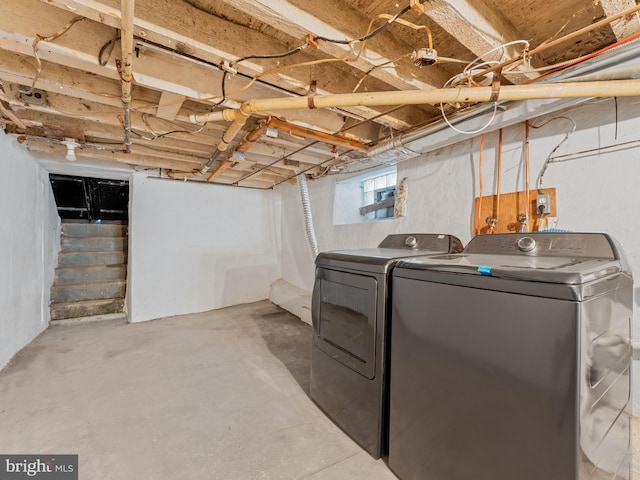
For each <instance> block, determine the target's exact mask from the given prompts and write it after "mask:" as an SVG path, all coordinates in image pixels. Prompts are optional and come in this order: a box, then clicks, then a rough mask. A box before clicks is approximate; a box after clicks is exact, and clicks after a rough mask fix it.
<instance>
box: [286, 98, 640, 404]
mask: <svg viewBox="0 0 640 480" xmlns="http://www.w3.org/2000/svg"><path fill="white" fill-rule="evenodd" d="M639 101H640V100H639V99H638V98H630V99H619V101H618V107H619V121H618V123H617V126H616V122H615V106H614V101H613V100H612V99H611V100H603V101H598V102H592V103H590V104H587V105H584V106H581V107H577V108H574V109H570V110H568V111H566V112H563V113H562V114H557V115H555V116H558V115H564V116H569V117H571V118H572V119H573V120H574V121H575V122H576V124H577V130H576V132H575V133H574V134H573V135H571V137H570V138H569V140H568V141H567V142H565V143H564V144H563V145H562V146H561V147H560V148H559V150H558V151H557V152H556V155H561V154H566V153H573V152H582V151H585V150H589V149H594V148H602V147H606V146H608V145H614V144H622V143H625V142H632V141H634V140H640V118H637V109H638V103H639ZM551 118H552V117H551ZM543 121H544V119H538V120H536V121H533V122H532V124H533V125H540V124H542V122H543ZM570 128H571V124H570V122H567V121H554V122H552V123H550V124H548V125H547V126H545V127H543V128H539V129H532V130H531V142H530V151H531V183H532V187H533V186H534V185H535V181H536V179H537V176H538V173H539V172H540V170H541V167H542V165H543V163H544V161H545V159H546V157H547V155H548V154H549V153H550V152H551V151H552V150H553V148H554V147H555V146H556V145H557V144H558V143H559V142H560V141H561V140H562V138H563V137H564V134H565V132H567V131H568V130H570ZM616 130H617V138H616ZM523 138H524V125H522V124H521V125H516V126H514V127H511V128H508V129H506V130H505V132H504V142H505V146H504V157H503V178H502V191H503V192H513V191H520V190H524V170H523V164H524V156H523ZM497 143H498V134H497V132H495V133H491V134H489V135H488V136H487V140H486V145H485V155H484V168H483V172H484V191H483V194H484V195H492V194H494V193H495V180H496V175H495V172H496V170H495V158H496V146H497ZM479 144H480V137H479V136H478V137H475V138H471V139H469V140H468V141H465V142H462V143H458V144H456V145H454V146H451V147H447V148H444V149H441V150H438V151H436V152H433V153H430V154H427V155H423V156H421V157H418V158H415V159H412V160H408V161H405V162H403V163H400V164H399V165H398V178H403V177H408V178H409V194H408V199H407V216H406V217H405V218H400V219H393V220H383V221H374V222H369V223H365V224H356V225H334V224H333V222H332V215H333V210H334V205H333V201H334V191H335V182H336V180H340V179H341V178H340V177H335V176H334V177H329V178H325V179H322V180H319V181H316V182H309V191H310V197H311V204H312V208H313V216H314V220H315V223H316V234H317V237H318V245H319V248H320V250H321V251H323V250H334V249H347V248H361V247H372V246H375V245H376V244H378V243H379V242H380V241H381V240H382V239H383V238H384V237H385V236H386V235H387V234H390V233H399V232H432V233H452V234H455V235H457V236H459V237H460V239H461V240H462V241H463V242H465V243H466V242H468V241H469V240H470V238H471V237H472V232H473V227H474V225H475V222H474V219H473V199H474V197H476V196H477V195H478V193H479V192H478V175H477V168H478V167H477V166H478V149H479ZM639 180H640V142H637V143H630V144H629V145H627V146H625V147H621V148H618V149H615V150H613V151H604V150H602V151H596V152H593V153H589V154H586V153H585V154H581V155H578V157H577V158H576V159H575V160H571V161H566V162H563V163H552V164H551V165H550V166H549V168H548V170H547V172H546V174H545V176H544V186H547V187H556V188H557V203H558V205H557V209H558V217H559V219H560V223H559V225H558V227H559V228H564V229H568V230H572V231H601V232H607V233H609V234H611V235H612V236H613V237H614V238H615V239H617V240H618V241H619V242H620V243H621V244H622V246H623V248H624V250H625V252H626V253H627V256H628V258H629V260H630V263H631V266H632V269H633V271H634V272H635V276H636V279H637V278H640V241H639V239H640V216H639V215H638V211H637V210H638V208H640V187H639V185H640V183H639ZM280 191H281V194H282V197H283V202H282V207H283V217H282V218H283V226H282V228H283V251H282V275H283V279H284V280H286V281H288V282H290V283H292V284H293V285H295V286H297V287H300V288H302V289H304V290H306V291H307V292H310V291H311V289H312V287H313V280H314V268H313V263H312V261H311V259H310V257H309V254H308V252H307V249H306V244H305V242H304V235H303V227H302V224H301V216H300V215H299V214H298V212H297V211H296V210H297V209H298V202H299V201H298V200H297V198H296V197H297V190H296V189H295V188H294V187H291V186H283V187H282V188H281V189H280ZM637 284H638V281H637V280H636V285H637ZM634 308H635V312H634V327H633V328H634V331H633V335H634V337H635V338H640V288H637V287H636V289H635V305H634ZM634 370H635V372H637V373H636V374H635V376H634V389H635V394H634V413H635V414H636V415H640V364H639V363H636V365H635V368H634Z"/></svg>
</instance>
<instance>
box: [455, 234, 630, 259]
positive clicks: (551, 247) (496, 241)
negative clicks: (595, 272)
mask: <svg viewBox="0 0 640 480" xmlns="http://www.w3.org/2000/svg"><path fill="white" fill-rule="evenodd" d="M464 253H483V254H491V255H529V256H531V255H533V256H553V257H573V258H604V259H610V260H617V259H618V255H617V250H616V248H615V247H614V245H613V242H612V241H611V239H610V238H609V236H608V235H606V234H604V233H542V232H535V233H507V234H495V235H478V236H476V237H474V238H473V239H472V240H471V242H469V244H468V245H467V247H466V248H465V249H464Z"/></svg>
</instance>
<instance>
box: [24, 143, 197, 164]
mask: <svg viewBox="0 0 640 480" xmlns="http://www.w3.org/2000/svg"><path fill="white" fill-rule="evenodd" d="M27 147H28V149H29V150H31V151H33V152H39V153H47V154H50V155H54V156H58V157H64V156H65V154H66V152H67V148H66V147H65V146H64V145H55V144H52V143H48V142H41V141H34V140H29V141H28V143H27ZM76 156H77V157H78V158H91V159H96V160H106V161H108V162H112V163H125V164H127V165H134V166H138V167H145V168H167V169H173V170H181V171H195V170H198V165H197V164H194V163H190V162H182V161H178V160H166V159H163V158H158V157H151V156H146V155H138V154H133V153H131V154H125V153H116V152H107V151H101V150H91V149H89V148H76ZM194 167H195V168H194Z"/></svg>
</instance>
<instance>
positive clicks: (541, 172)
mask: <svg viewBox="0 0 640 480" xmlns="http://www.w3.org/2000/svg"><path fill="white" fill-rule="evenodd" d="M556 120H567V121H569V122H571V124H572V127H571V131H569V132H567V133H566V134H565V135H564V138H563V139H562V140H561V141H560V143H558V144H557V145H556V146H555V147H554V149H553V150H551V152H550V153H549V155H547V158H546V159H545V161H544V163H543V164H542V168H541V169H540V173H539V174H538V180H537V182H536V183H537V188H538V192H539V193H543V190H542V177H544V174H545V172H546V171H547V168H548V167H549V163H551V159H552V157H553V154H554V153H556V152H557V151H558V149H559V148H560V146H561V145H562V144H563V143H564V142H566V141H567V140H569V137H570V136H571V135H572V134H573V132H575V131H576V128H577V125H576V122H575V121H573V119H572V118H569V117H554V118H551V119H549V120H547V121H545V122H543V123H541V124H540V125H531V128H536V129H537V128H542V127H545V126H547V125H549V124H550V123H551V122H554V121H556Z"/></svg>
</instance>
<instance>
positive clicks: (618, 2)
mask: <svg viewBox="0 0 640 480" xmlns="http://www.w3.org/2000/svg"><path fill="white" fill-rule="evenodd" d="M600 6H601V7H602V10H603V11H604V14H605V16H607V17H610V16H612V15H615V14H616V13H620V12H624V11H625V10H629V9H631V8H633V7H635V6H636V2H635V1H634V0H600ZM611 29H612V30H613V33H614V34H615V36H616V38H618V39H623V38H627V37H629V36H631V35H633V34H634V33H636V32H638V31H640V14H639V13H638V12H636V13H634V14H633V15H630V16H628V17H627V18H622V19H620V20H616V21H615V22H613V23H612V24H611Z"/></svg>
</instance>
